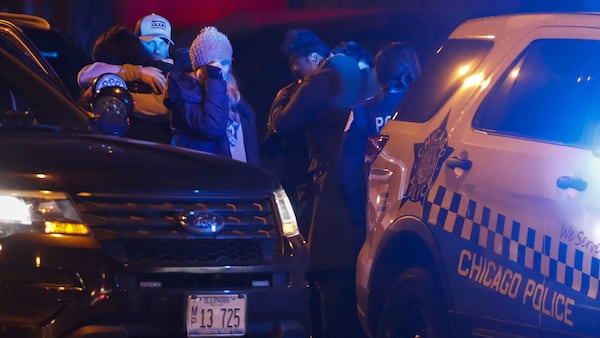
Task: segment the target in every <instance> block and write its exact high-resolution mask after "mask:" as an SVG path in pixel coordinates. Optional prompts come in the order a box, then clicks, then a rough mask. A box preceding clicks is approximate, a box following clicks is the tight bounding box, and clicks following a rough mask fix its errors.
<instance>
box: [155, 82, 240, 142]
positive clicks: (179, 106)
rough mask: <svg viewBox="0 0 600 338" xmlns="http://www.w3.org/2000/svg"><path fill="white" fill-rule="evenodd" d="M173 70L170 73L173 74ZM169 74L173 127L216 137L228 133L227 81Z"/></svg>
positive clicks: (190, 132)
mask: <svg viewBox="0 0 600 338" xmlns="http://www.w3.org/2000/svg"><path fill="white" fill-rule="evenodd" d="M172 74H173V73H171V74H170V75H172ZM181 78H182V77H181V76H180V77H176V78H173V77H172V76H169V80H168V84H167V97H166V98H165V105H167V107H169V108H170V109H171V111H172V114H173V126H174V127H175V128H176V129H179V130H181V131H183V132H184V133H189V134H191V135H190V136H193V137H195V138H200V139H204V140H213V139H217V138H220V137H223V136H224V135H225V134H226V129H227V120H228V116H229V99H228V97H227V85H226V83H225V80H220V79H208V80H207V81H206V85H205V86H204V87H203V86H201V85H200V84H199V83H198V82H197V81H196V80H194V79H192V78H189V79H186V80H185V81H179V80H177V79H181Z"/></svg>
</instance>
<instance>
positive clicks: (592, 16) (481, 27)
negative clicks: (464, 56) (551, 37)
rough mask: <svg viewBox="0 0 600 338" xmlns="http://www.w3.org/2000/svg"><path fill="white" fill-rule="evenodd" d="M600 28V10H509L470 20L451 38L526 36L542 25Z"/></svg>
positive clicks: (458, 28) (455, 31) (454, 32)
mask: <svg viewBox="0 0 600 338" xmlns="http://www.w3.org/2000/svg"><path fill="white" fill-rule="evenodd" d="M553 26H554V27H560V26H563V27H592V28H600V13H591V12H589V13H583V12H581V13H562V12H561V13H527V14H507V15H499V16H490V17H482V18H476V19H471V20H467V21H465V22H464V23H462V24H461V25H460V26H458V27H457V28H456V29H455V30H454V31H453V32H452V33H451V34H450V38H451V39H467V38H487V39H495V38H500V37H503V36H522V35H525V34H527V33H528V32H530V31H531V30H533V29H536V28H539V27H553Z"/></svg>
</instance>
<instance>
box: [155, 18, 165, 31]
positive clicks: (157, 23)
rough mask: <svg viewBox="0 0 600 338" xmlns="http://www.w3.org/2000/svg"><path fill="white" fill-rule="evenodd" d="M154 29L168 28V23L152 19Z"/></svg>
mask: <svg viewBox="0 0 600 338" xmlns="http://www.w3.org/2000/svg"><path fill="white" fill-rule="evenodd" d="M151 27H152V29H163V30H165V29H167V24H166V23H165V22H164V21H162V20H152V23H151Z"/></svg>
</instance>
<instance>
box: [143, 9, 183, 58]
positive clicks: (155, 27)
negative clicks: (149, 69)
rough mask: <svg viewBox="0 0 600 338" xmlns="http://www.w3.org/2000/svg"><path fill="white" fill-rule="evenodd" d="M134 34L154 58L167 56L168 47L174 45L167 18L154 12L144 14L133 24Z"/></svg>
mask: <svg viewBox="0 0 600 338" xmlns="http://www.w3.org/2000/svg"><path fill="white" fill-rule="evenodd" d="M135 34H136V35H137V36H138V37H139V38H140V41H142V43H143V44H144V47H146V49H147V50H148V51H149V52H150V53H152V55H154V57H155V58H157V59H162V60H166V59H168V58H169V49H170V47H171V46H172V45H174V43H173V40H171V23H169V20H167V19H165V18H164V17H162V16H160V15H158V14H154V13H152V14H149V15H146V16H144V17H142V18H140V19H139V20H138V21H137V23H136V24H135Z"/></svg>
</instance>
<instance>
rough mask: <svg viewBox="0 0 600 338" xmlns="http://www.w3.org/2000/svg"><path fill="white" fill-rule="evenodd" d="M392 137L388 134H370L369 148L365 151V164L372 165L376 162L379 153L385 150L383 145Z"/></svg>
mask: <svg viewBox="0 0 600 338" xmlns="http://www.w3.org/2000/svg"><path fill="white" fill-rule="evenodd" d="M389 139H390V137H389V136H388V135H381V134H379V135H374V136H369V138H368V140H367V149H366V153H365V164H366V165H367V166H370V165H371V164H373V162H375V159H377V156H378V155H379V153H380V152H381V151H382V150H383V147H384V146H385V144H386V143H387V141H388V140H389Z"/></svg>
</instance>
